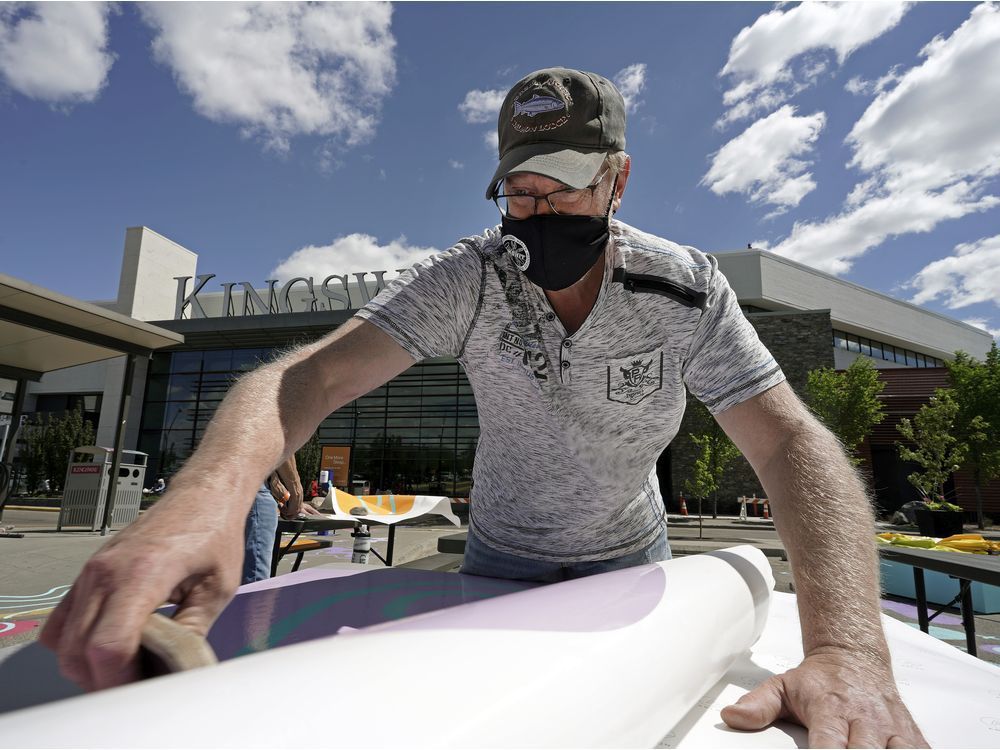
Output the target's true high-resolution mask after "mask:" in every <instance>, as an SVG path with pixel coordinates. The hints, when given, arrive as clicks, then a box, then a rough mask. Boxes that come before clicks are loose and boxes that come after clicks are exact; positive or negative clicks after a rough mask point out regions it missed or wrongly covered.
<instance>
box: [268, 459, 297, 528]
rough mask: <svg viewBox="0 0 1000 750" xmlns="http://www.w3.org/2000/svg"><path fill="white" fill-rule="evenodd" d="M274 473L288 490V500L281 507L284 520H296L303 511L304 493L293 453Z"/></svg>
mask: <svg viewBox="0 0 1000 750" xmlns="http://www.w3.org/2000/svg"><path fill="white" fill-rule="evenodd" d="M274 473H275V474H277V475H278V480H279V481H280V482H281V484H282V485H284V487H285V489H286V490H288V499H287V500H286V501H285V504H284V505H282V506H281V517H282V518H296V517H297V516H298V515H299V512H300V511H301V510H302V504H303V503H302V501H303V492H302V481H301V480H300V479H299V470H298V467H297V466H296V465H295V454H294V453H293V454H292V455H291V456H289V457H288V458H287V459H286V460H285V461H283V462H282V463H281V464H280V465H279V466H278V468H277V469H275V470H274Z"/></svg>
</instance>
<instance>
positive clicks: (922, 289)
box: [907, 234, 1000, 310]
mask: <svg viewBox="0 0 1000 750" xmlns="http://www.w3.org/2000/svg"><path fill="white" fill-rule="evenodd" d="M907 286H908V287H909V288H911V289H916V290H917V293H916V294H915V295H914V296H913V300H912V301H913V302H914V303H915V304H918V305H922V304H924V303H926V302H930V301H931V300H934V299H940V300H941V301H942V302H943V303H944V304H945V305H946V306H947V307H949V308H951V309H952V310H955V309H958V308H961V307H968V306H969V305H975V304H977V303H980V302H992V303H993V304H994V305H996V304H998V300H1000V234H998V235H995V236H993V237H984V238H982V239H980V240H977V241H976V242H967V243H963V244H961V245H957V246H956V247H955V253H954V254H953V255H951V256H950V257H948V258H942V259H940V260H936V261H934V262H933V263H929V264H928V265H926V266H924V268H923V269H922V270H921V271H920V272H919V273H918V274H917V275H916V276H914V277H913V279H912V280H911V281H910V282H909V284H907Z"/></svg>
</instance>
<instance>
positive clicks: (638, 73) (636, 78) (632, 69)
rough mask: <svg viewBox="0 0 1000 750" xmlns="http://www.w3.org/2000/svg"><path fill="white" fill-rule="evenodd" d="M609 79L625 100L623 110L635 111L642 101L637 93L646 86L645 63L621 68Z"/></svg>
mask: <svg viewBox="0 0 1000 750" xmlns="http://www.w3.org/2000/svg"><path fill="white" fill-rule="evenodd" d="M611 80H612V81H613V82H614V84H615V86H617V87H618V91H620V92H621V95H622V98H623V99H624V100H625V111H626V112H628V113H629V114H631V113H633V112H635V111H636V110H637V109H638V108H639V106H640V105H642V103H643V102H642V100H641V99H640V98H639V95H640V94H641V93H642V90H643V89H644V88H646V63H635V64H634V65H629V66H628V67H626V68H622V69H621V70H619V71H618V72H617V73H615V74H614V76H613V77H612V79H611Z"/></svg>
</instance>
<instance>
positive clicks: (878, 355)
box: [872, 341, 885, 359]
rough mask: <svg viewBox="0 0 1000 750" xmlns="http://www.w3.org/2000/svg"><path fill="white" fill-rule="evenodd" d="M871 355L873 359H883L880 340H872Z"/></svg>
mask: <svg viewBox="0 0 1000 750" xmlns="http://www.w3.org/2000/svg"><path fill="white" fill-rule="evenodd" d="M872 356H873V357H874V358H875V359H885V354H884V353H883V352H882V342H881V341H873V342H872Z"/></svg>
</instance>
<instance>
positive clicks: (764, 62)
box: [716, 2, 910, 128]
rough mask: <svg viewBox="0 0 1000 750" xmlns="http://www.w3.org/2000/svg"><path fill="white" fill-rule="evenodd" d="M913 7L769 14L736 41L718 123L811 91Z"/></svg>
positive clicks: (815, 7)
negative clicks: (833, 62) (834, 64)
mask: <svg viewBox="0 0 1000 750" xmlns="http://www.w3.org/2000/svg"><path fill="white" fill-rule="evenodd" d="M909 6H910V3H905V2H866V3H820V2H809V3H802V4H800V5H797V6H795V7H792V8H789V9H788V10H784V9H782V8H777V9H775V10H772V11H771V12H769V13H765V14H764V15H762V16H761V17H760V18H758V19H757V20H756V21H754V23H753V25H751V26H747V27H744V28H743V29H742V30H740V33H739V34H737V35H736V38H735V39H733V42H732V45H731V46H730V49H729V59H728V60H727V61H726V64H725V66H724V67H723V69H722V70H721V72H720V73H719V75H720V76H730V78H731V80H732V82H733V83H732V88H730V89H729V90H728V91H727V92H726V93H725V95H724V96H723V103H724V104H725V105H726V106H727V107H728V108H729V109H728V110H727V112H726V113H725V114H724V115H723V116H722V117H721V118H720V119H719V121H718V122H717V123H716V126H717V127H720V128H722V127H725V126H726V125H728V124H729V123H732V122H735V121H737V120H740V119H742V118H745V117H750V116H752V115H754V114H756V113H757V112H762V111H767V110H768V109H773V108H774V107H775V106H778V105H779V104H782V103H783V102H785V101H787V100H788V99H789V98H791V97H792V96H794V95H795V94H797V93H799V92H800V91H802V90H803V89H805V88H807V87H808V86H810V85H812V84H813V83H814V82H815V81H816V79H817V78H818V77H819V76H820V75H822V73H824V72H825V71H826V69H827V67H828V64H829V62H828V60H827V59H826V57H825V56H828V55H830V54H831V53H832V54H833V55H834V56H835V57H836V61H837V64H838V65H842V64H843V63H844V61H845V60H846V59H847V58H848V57H849V56H850V55H851V54H852V53H853V52H854V51H855V50H857V49H859V48H860V47H863V46H864V45H866V44H868V43H869V42H871V41H873V40H875V39H877V38H878V37H880V36H881V35H882V34H884V33H885V32H887V31H889V30H890V29H892V28H893V27H895V26H896V24H898V23H899V21H900V20H901V19H902V17H903V16H904V15H905V13H906V11H907V10H908V9H909Z"/></svg>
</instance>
